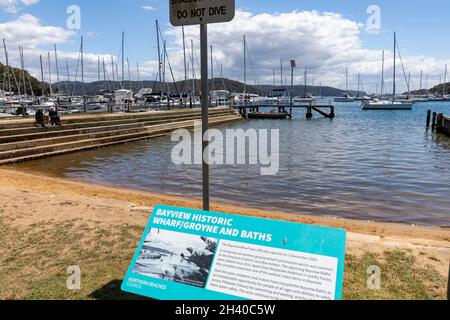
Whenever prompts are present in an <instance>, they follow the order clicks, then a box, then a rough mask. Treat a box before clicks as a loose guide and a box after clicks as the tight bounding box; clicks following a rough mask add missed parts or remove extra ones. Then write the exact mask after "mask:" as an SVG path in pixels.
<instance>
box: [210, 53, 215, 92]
mask: <svg viewBox="0 0 450 320" xmlns="http://www.w3.org/2000/svg"><path fill="white" fill-rule="evenodd" d="M210 47H211V81H212V83H211V92H213V91H214V62H213V46H210Z"/></svg>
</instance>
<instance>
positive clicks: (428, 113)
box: [427, 110, 431, 128]
mask: <svg viewBox="0 0 450 320" xmlns="http://www.w3.org/2000/svg"><path fill="white" fill-rule="evenodd" d="M430 122H431V110H428V112H427V128H429V127H430Z"/></svg>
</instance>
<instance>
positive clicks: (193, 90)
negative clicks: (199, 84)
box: [191, 40, 195, 97]
mask: <svg viewBox="0 0 450 320" xmlns="http://www.w3.org/2000/svg"><path fill="white" fill-rule="evenodd" d="M191 50H192V56H191V66H192V92H191V95H192V97H195V69H194V40H191Z"/></svg>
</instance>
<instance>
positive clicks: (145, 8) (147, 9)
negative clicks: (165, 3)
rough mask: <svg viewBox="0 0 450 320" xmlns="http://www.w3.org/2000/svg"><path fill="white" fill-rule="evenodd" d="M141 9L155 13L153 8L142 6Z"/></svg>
mask: <svg viewBox="0 0 450 320" xmlns="http://www.w3.org/2000/svg"><path fill="white" fill-rule="evenodd" d="M142 9H144V10H145V11H155V10H156V8H155V7H153V6H142Z"/></svg>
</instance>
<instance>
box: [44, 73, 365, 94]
mask: <svg viewBox="0 0 450 320" xmlns="http://www.w3.org/2000/svg"><path fill="white" fill-rule="evenodd" d="M193 85H194V87H195V92H196V93H198V92H199V91H200V80H195V81H192V80H188V81H187V82H186V83H185V82H184V81H178V82H176V83H175V84H174V83H172V82H171V83H164V84H163V85H161V83H160V82H155V81H141V82H137V81H125V82H124V83H123V84H121V82H119V81H115V82H112V81H107V82H106V83H105V82H104V81H97V82H91V83H86V84H84V94H85V95H88V96H92V95H96V94H97V93H98V92H99V91H101V90H108V91H111V90H117V89H121V88H123V89H128V90H130V89H131V90H133V91H134V92H137V91H138V90H139V89H140V88H153V92H161V91H163V92H169V91H170V92H171V93H173V94H175V93H176V92H190V91H191V90H192V87H193ZM52 87H53V90H54V91H56V90H57V88H60V90H61V91H67V89H68V91H69V93H71V94H74V95H82V94H83V86H82V83H81V82H73V81H71V82H66V81H63V82H60V83H56V84H53V85H52ZM209 87H210V89H211V90H212V89H214V90H228V91H231V92H238V93H241V92H244V84H243V83H242V82H239V81H234V80H230V79H221V78H218V79H214V81H212V80H210V81H209ZM280 88H281V86H270V85H261V86H254V85H247V86H246V92H247V93H253V94H259V95H271V94H272V92H273V90H274V89H280ZM284 88H285V89H287V90H290V87H289V86H288V87H284ZM293 92H294V95H295V96H303V95H305V88H304V86H294V87H293ZM306 93H307V94H313V95H319V94H321V95H322V96H325V97H335V96H341V95H342V94H343V93H345V91H343V90H340V89H336V88H332V87H318V86H307V88H306ZM349 94H350V95H355V96H356V95H357V94H358V92H357V91H350V92H349ZM359 94H360V95H366V93H365V92H360V93H359Z"/></svg>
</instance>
